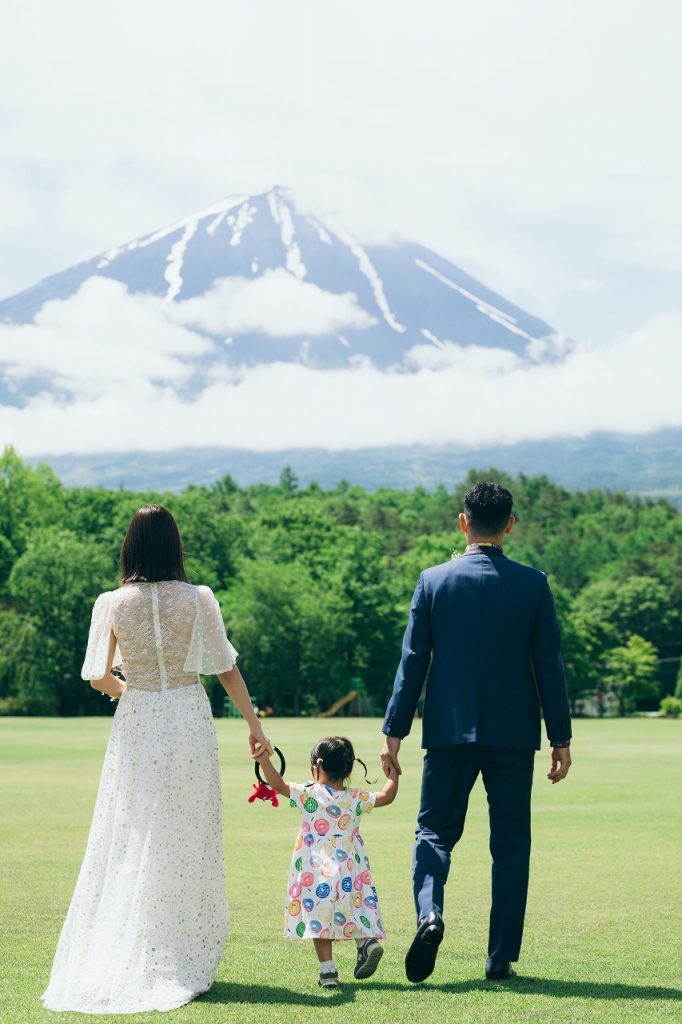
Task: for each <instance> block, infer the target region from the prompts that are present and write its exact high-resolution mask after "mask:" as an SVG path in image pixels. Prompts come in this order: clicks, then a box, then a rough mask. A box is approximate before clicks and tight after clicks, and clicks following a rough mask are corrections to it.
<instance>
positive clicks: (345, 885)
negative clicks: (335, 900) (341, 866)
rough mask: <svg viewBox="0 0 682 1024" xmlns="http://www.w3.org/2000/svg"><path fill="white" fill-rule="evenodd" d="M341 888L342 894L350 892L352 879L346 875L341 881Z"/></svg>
mask: <svg viewBox="0 0 682 1024" xmlns="http://www.w3.org/2000/svg"><path fill="white" fill-rule="evenodd" d="M341 888H342V889H343V891H344V892H350V891H351V890H352V888H353V879H352V878H351V877H350V875H348V876H347V877H346V878H343V879H341Z"/></svg>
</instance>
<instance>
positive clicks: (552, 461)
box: [32, 430, 682, 506]
mask: <svg viewBox="0 0 682 1024" xmlns="http://www.w3.org/2000/svg"><path fill="white" fill-rule="evenodd" d="M681 451H682V430H664V431H659V432H658V433H655V434H651V435H648V436H643V437H642V436H634V435H632V436H631V435H624V434H620V435H619V434H593V435H592V436H591V437H587V438H583V439H579V440H578V439H566V440H558V441H552V440H550V441H532V442H527V443H525V444H515V445H505V446H497V447H493V448H479V449H476V450H473V451H472V450H471V449H466V448H463V447H456V446H454V445H442V446H426V445H414V446H395V447H388V448H368V449H364V450H361V451H336V452H330V451H325V450H322V449H310V450H308V449H289V450H286V451H277V452H252V451H244V450H239V449H229V448H198V449H179V450H176V451H173V452H118V453H113V454H111V453H109V454H106V455H63V456H46V458H45V461H46V462H48V463H49V464H50V465H51V466H53V468H54V469H55V470H56V472H57V473H58V474H59V476H60V477H61V479H62V480H63V481H64V482H65V483H66V484H69V485H72V486H103V487H112V488H117V487H120V486H125V487H127V488H131V489H134V490H169V491H178V490H182V489H183V488H184V487H186V486H187V485H189V484H211V483H213V482H214V481H215V480H218V479H220V477H222V476H225V475H227V474H229V475H231V476H232V477H234V479H235V480H236V481H237V482H238V483H239V484H242V485H243V486H247V485H249V484H256V483H276V482H277V480H278V478H279V475H280V473H281V471H282V469H283V468H284V467H285V466H290V467H291V468H292V469H293V470H294V472H295V473H296V474H297V475H298V477H299V480H300V484H301V486H303V487H305V486H307V485H308V484H309V483H311V481H313V480H315V481H317V482H318V483H319V484H321V485H322V486H323V487H333V486H334V485H335V484H337V483H338V482H339V481H340V480H341V479H345V480H347V481H349V483H353V484H359V485H361V486H363V487H365V488H367V489H368V490H377V489H378V488H380V487H398V488H403V487H415V486H417V485H418V484H421V485H422V486H425V487H434V486H436V485H437V484H438V483H444V484H445V485H446V486H447V487H448V488H452V486H453V485H454V484H456V483H457V482H458V481H460V480H461V479H462V478H463V477H464V476H465V475H466V473H467V472H468V470H469V469H472V468H474V467H476V468H478V469H480V470H485V469H487V468H490V467H495V468H496V469H498V470H504V471H505V472H508V473H511V474H516V473H519V472H524V473H526V474H527V475H529V476H533V475H538V474H542V475H546V476H548V477H549V478H550V479H552V480H555V481H557V482H558V483H561V484H563V485H564V486H566V487H569V488H578V489H583V490H586V489H589V488H591V487H607V488H609V489H610V490H615V491H627V492H629V493H630V494H634V495H639V496H641V497H666V498H668V499H669V500H670V501H673V502H674V503H676V504H678V505H681V506H682V466H681V459H680V452H681ZM32 461H38V460H32Z"/></svg>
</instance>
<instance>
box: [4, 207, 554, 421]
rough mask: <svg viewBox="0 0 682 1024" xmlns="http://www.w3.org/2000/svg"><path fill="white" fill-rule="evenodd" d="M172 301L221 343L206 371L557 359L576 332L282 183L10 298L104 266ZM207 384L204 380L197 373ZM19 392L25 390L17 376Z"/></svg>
mask: <svg viewBox="0 0 682 1024" xmlns="http://www.w3.org/2000/svg"><path fill="white" fill-rule="evenodd" d="M93 277H100V278H109V279H113V280H115V281H118V282H121V283H122V284H123V285H124V286H125V288H126V290H127V292H128V293H129V294H131V295H139V294H141V293H146V294H147V295H152V296H156V297H158V299H159V300H161V301H162V302H164V303H167V304H172V307H173V314H174V315H175V316H176V317H177V319H179V321H180V322H181V323H183V324H184V325H186V326H189V327H191V329H192V330H195V331H198V332H199V333H200V334H202V335H203V336H204V337H206V338H209V339H210V340H211V341H212V343H213V344H212V347H211V351H210V353H209V354H208V355H202V358H201V360H200V361H198V364H199V363H200V366H199V365H198V375H199V378H202V377H204V376H205V374H206V373H207V372H212V373H214V374H215V372H216V368H218V369H219V367H220V366H221V365H223V364H226V365H227V366H235V365H250V366H253V365H254V364H258V363H271V362H274V361H298V362H302V363H305V364H307V365H309V366H313V367H319V368H330V367H338V366H344V365H348V364H352V363H353V361H354V360H357V359H358V358H364V359H366V360H371V362H372V363H373V364H374V365H376V366H377V367H380V368H388V367H396V366H404V368H405V369H406V370H408V371H409V370H411V369H415V367H416V365H418V364H415V362H414V360H411V358H410V356H409V355H408V353H409V352H410V350H413V349H414V348H415V346H421V348H420V351H421V352H423V351H424V350H425V347H426V350H427V351H428V349H429V346H430V347H432V348H433V349H434V350H435V349H439V348H443V347H449V346H447V345H446V343H447V342H450V343H454V344H455V345H458V346H469V345H476V346H482V347H486V348H494V349H503V350H506V351H507V353H514V354H516V355H517V356H521V357H524V358H526V357H527V358H530V359H544V358H551V357H553V356H555V355H557V354H560V353H561V352H562V351H563V350H564V349H565V345H566V342H565V339H563V338H560V337H559V336H558V335H557V334H556V333H555V332H554V331H553V329H552V328H551V327H550V326H549V325H548V324H546V323H544V322H543V321H542V320H539V319H538V318H537V317H534V316H531V315H530V314H529V313H526V312H525V311H524V310H522V309H519V308H518V307H516V306H514V305H513V304H512V303H510V302H508V301H507V300H505V299H503V298H502V297H501V296H499V295H497V294H495V293H494V292H492V291H491V290H490V289H489V288H486V287H485V285H483V284H481V283H480V282H479V281H476V280H475V279H473V278H472V277H470V276H469V275H468V274H466V273H465V272H464V271H462V270H460V269H459V268H458V267H456V266H454V265H453V264H452V263H450V262H449V261H448V260H446V259H443V257H441V256H438V255H437V254H436V253H434V252H431V251H430V250H428V249H425V248H423V247H422V246H420V245H416V244H414V243H411V242H402V243H400V244H396V245H392V246H378V245H369V246H361V245H360V244H358V243H357V242H356V241H355V240H354V239H353V238H351V237H350V236H349V235H348V234H347V233H346V232H345V231H344V230H343V229H342V228H340V227H338V226H332V225H330V224H325V223H322V221H321V220H320V219H318V218H317V217H315V216H312V215H310V214H304V213H302V212H301V211H299V209H298V208H297V206H296V204H295V202H294V200H293V198H292V196H291V194H290V193H289V192H288V191H287V190H285V189H283V188H280V187H276V188H273V189H272V190H271V191H270V192H267V193H264V194H261V195H254V196H249V195H237V196H230V197H229V198H226V199H223V200H221V201H220V202H218V203H216V204H215V205H214V206H211V207H209V208H208V209H205V210H202V211H201V212H200V213H197V214H195V215H193V216H191V217H187V218H186V219H184V220H182V221H180V222H178V223H176V224H173V225H171V226H170V227H165V228H162V229H161V230H159V231H155V232H153V233H152V234H149V235H146V236H144V237H141V238H137V239H135V240H133V241H131V242H128V243H126V244H124V245H119V246H117V247H116V248H113V249H110V250H108V251H107V252H103V253H100V254H99V255H98V256H95V257H94V258H93V259H90V260H87V261H86V262H84V263H79V264H78V265H76V266H74V267H71V268H69V269H68V270H64V271H62V272H61V273H59V274H55V275H54V276H52V277H48V278H46V279H45V280H43V281H41V282H39V283H38V284H37V285H35V286H34V287H32V288H29V289H27V290H26V291H23V292H21V293H19V294H17V295H14V296H13V297H11V298H8V299H5V300H4V301H2V302H0V322H1V321H4V322H5V323H14V324H21V323H23V324H26V323H30V322H31V321H33V320H34V318H35V317H36V315H37V314H38V313H39V312H40V310H41V309H42V308H43V306H44V305H45V303H47V302H49V301H51V300H66V299H69V298H70V297H71V296H73V295H75V293H76V292H78V291H79V289H81V288H82V286H84V285H85V284H86V283H87V282H88V281H89V280H90V279H91V278H93ZM196 384H197V386H200V385H201V379H198V380H197V382H196ZM12 395H13V397H12V398H11V401H13V402H15V401H16V400H17V395H16V387H14V388H13V391H12Z"/></svg>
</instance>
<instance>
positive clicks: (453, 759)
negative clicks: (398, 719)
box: [413, 743, 535, 961]
mask: <svg viewBox="0 0 682 1024" xmlns="http://www.w3.org/2000/svg"><path fill="white" fill-rule="evenodd" d="M534 755H535V751H534V750H508V749H505V748H501V747H484V746H480V745H479V744H477V743H460V744H457V745H456V746H452V747H434V748H432V749H430V750H427V752H426V756H425V758H424V775H423V780H422V793H421V806H420V809H419V818H418V823H417V838H416V842H415V846H414V858H413V884H414V899H415V904H416V908H417V920H420V919H421V918H422V917H424V916H425V915H426V914H428V913H429V912H430V911H432V910H436V911H438V912H439V913H441V914H442V912H443V903H444V897H445V883H446V881H447V877H448V872H449V870H450V857H451V853H452V849H453V847H454V846H455V844H456V843H457V841H458V840H459V838H460V836H461V835H462V832H463V831H464V820H465V818H466V812H467V807H468V803H469V794H470V792H471V790H472V788H473V785H474V783H475V781H476V779H477V778H478V774H479V772H480V773H481V775H482V777H483V785H484V786H485V790H486V793H487V796H488V810H489V816H490V853H491V854H492V860H493V865H492V908H491V911H490V930H489V935H488V956H492V957H495V959H498V960H509V961H515V960H518V958H519V953H520V950H521V940H522V937H523V920H524V916H525V912H526V897H527V893H528V867H529V861H530V795H531V787H532V784H533V760H534Z"/></svg>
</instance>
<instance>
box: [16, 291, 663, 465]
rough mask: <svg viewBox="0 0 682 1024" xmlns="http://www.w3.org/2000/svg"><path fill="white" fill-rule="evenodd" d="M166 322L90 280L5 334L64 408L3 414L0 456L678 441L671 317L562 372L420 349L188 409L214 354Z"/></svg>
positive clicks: (221, 391) (225, 382)
mask: <svg viewBox="0 0 682 1024" xmlns="http://www.w3.org/2000/svg"><path fill="white" fill-rule="evenodd" d="M171 317H174V307H173V305H172V304H170V303H164V302H163V301H161V300H159V299H157V298H154V297H150V296H128V295H126V293H125V291H124V290H123V289H122V287H121V286H119V285H117V284H116V283H115V282H111V281H105V280H101V279H98V280H96V281H91V282H88V284H87V285H86V286H84V287H83V288H82V289H81V291H80V292H79V294H78V295H77V296H76V297H74V299H72V300H69V301H68V302H64V303H51V304H49V305H47V306H46V307H45V308H44V309H43V311H42V312H41V314H40V316H39V318H38V322H37V323H36V324H35V325H28V326H22V327H13V326H3V327H0V352H1V353H2V354H3V356H4V358H5V359H6V358H7V357H8V356H9V359H10V363H11V366H12V367H13V370H12V372H13V374H14V376H15V377H18V376H21V375H22V374H24V375H25V374H26V373H29V372H34V371H36V370H38V369H40V370H41V371H43V372H47V373H51V374H54V375H57V377H58V380H59V381H60V382H61V383H62V385H63V386H64V387H66V388H68V390H69V391H70V392H71V394H72V396H73V397H72V398H71V399H70V400H68V401H67V400H64V399H57V398H55V397H54V396H53V395H51V394H49V393H45V394H42V395H38V396H36V397H34V398H32V399H30V400H29V401H28V403H27V404H26V405H25V406H24V407H23V408H16V407H11V406H0V444H3V443H12V444H14V445H15V446H16V447H17V449H18V450H19V451H20V452H21V453H22V454H25V455H32V454H57V453H60V452H69V451H72V452H85V451H114V450H126V449H140V448H144V449H147V450H168V449H172V448H175V447H179V446H183V447H187V446H201V445H220V446H228V447H229V446H233V447H245V448H253V449H259V450H272V449H277V448H285V447H328V448H331V449H338V448H347V447H350V448H362V447H367V446H377V445H389V444H411V443H447V442H458V443H463V444H466V445H468V446H469V447H471V448H474V447H475V446H476V445H490V444H505V443H512V442H516V441H521V440H525V439H540V438H547V437H557V436H562V435H573V436H585V435H587V434H589V433H591V432H593V431H597V430H613V431H624V432H631V433H646V432H648V431H651V430H656V429H659V428H661V427H666V426H678V425H682V404H681V403H680V401H679V381H680V379H682V345H681V344H680V340H681V338H682V317H681V316H673V315H668V316H658V317H656V318H654V319H653V320H651V321H650V322H649V323H648V324H646V325H645V326H644V327H643V328H641V330H639V331H637V332H635V333H634V334H632V335H631V336H629V337H627V338H626V339H625V340H623V341H619V342H617V343H613V344H612V345H611V346H609V347H607V348H603V347H601V348H590V347H588V346H578V347H577V348H576V349H575V350H574V351H573V352H571V353H569V354H568V355H567V357H566V358H565V359H564V360H563V361H562V362H556V363H534V364H529V363H527V362H523V361H522V360H520V359H519V358H517V357H516V356H514V355H513V354H510V353H508V352H503V351H500V350H495V349H481V348H477V347H469V348H458V347H457V346H456V345H454V344H452V343H444V344H443V345H442V346H441V347H436V346H430V345H419V346H416V347H415V348H413V349H412V351H411V353H410V359H409V364H410V366H411V367H412V368H413V372H407V371H406V370H405V369H402V370H393V371H390V372H382V371H380V370H378V369H376V368H375V367H373V366H372V365H371V364H369V363H368V362H367V361H363V360H358V361H357V362H355V363H354V364H353V365H352V366H351V367H349V368H347V369H339V370H327V371H323V370H315V369H311V368H309V367H306V366H302V365H300V364H291V363H273V364H269V365H261V366H256V367H252V368H246V367H238V368H230V369H226V370H225V372H224V373H222V374H220V373H218V374H216V375H214V376H213V378H212V379H211V383H209V384H208V385H207V386H206V387H205V388H204V389H203V390H202V392H201V393H200V394H199V395H198V397H196V398H192V399H191V400H190V399H188V398H186V397H183V396H182V394H180V393H179V389H180V388H181V385H182V384H183V383H184V382H185V381H186V379H187V377H188V375H189V374H190V372H191V364H192V363H193V361H194V359H195V357H196V356H197V355H201V354H205V353H206V352H207V351H208V349H209V348H210V346H211V344H212V343H211V342H209V341H207V340H206V339H205V338H203V337H201V336H199V335H197V334H195V333H194V332H192V331H189V330H187V329H186V328H185V327H183V326H181V325H178V324H177V323H176V322H174V319H171Z"/></svg>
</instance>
